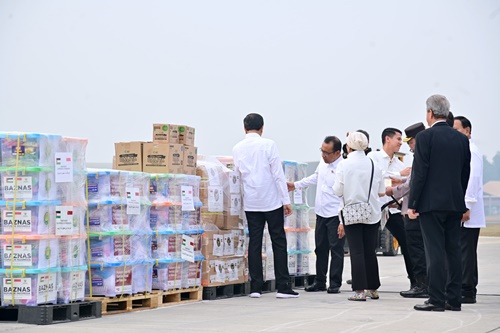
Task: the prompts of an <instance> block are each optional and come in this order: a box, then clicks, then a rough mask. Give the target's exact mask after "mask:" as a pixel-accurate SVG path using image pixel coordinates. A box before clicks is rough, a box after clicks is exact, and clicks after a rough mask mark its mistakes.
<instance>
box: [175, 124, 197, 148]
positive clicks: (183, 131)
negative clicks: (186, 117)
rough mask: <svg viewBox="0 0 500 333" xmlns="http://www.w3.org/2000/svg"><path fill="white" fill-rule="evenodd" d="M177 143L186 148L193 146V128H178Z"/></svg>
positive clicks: (181, 126)
mask: <svg viewBox="0 0 500 333" xmlns="http://www.w3.org/2000/svg"><path fill="white" fill-rule="evenodd" d="M178 130H179V143H182V144H183V145H186V146H194V128H193V127H189V126H184V125H179V126H178Z"/></svg>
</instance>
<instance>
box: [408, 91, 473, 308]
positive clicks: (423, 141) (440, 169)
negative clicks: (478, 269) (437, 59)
mask: <svg viewBox="0 0 500 333" xmlns="http://www.w3.org/2000/svg"><path fill="white" fill-rule="evenodd" d="M426 103H427V123H428V124H429V126H430V128H429V129H427V130H425V131H422V132H420V133H419V134H418V135H417V136H416V141H417V142H416V149H415V154H414V159H413V168H412V173H411V185H410V198H409V200H408V216H409V217H410V218H413V219H414V218H416V217H417V216H420V227H421V229H422V236H423V239H424V245H425V253H426V261H427V275H428V285H429V296H430V297H429V300H428V301H427V302H425V304H423V305H415V307H414V309H415V310H421V311H444V310H445V309H447V310H453V311H460V309H461V296H462V295H461V288H462V259H461V250H460V224H461V219H462V214H463V213H464V212H465V211H466V210H467V208H466V207H465V191H466V189H467V183H468V181H469V173H470V158H471V153H470V149H469V142H468V140H467V137H466V136H464V135H460V134H461V133H457V131H454V130H453V128H451V127H450V126H449V125H448V124H447V123H446V118H447V116H448V113H449V110H450V103H449V102H448V100H447V99H446V97H444V96H441V95H433V96H431V97H429V98H428V99H427V102H426ZM446 264H448V276H447V272H446V266H447V265H446ZM447 277H449V279H448V283H447Z"/></svg>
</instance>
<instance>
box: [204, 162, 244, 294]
mask: <svg viewBox="0 0 500 333" xmlns="http://www.w3.org/2000/svg"><path fill="white" fill-rule="evenodd" d="M197 174H198V175H200V176H201V183H200V199H201V201H202V203H203V207H202V210H201V212H202V213H201V217H202V222H203V225H204V229H205V234H204V235H203V245H202V254H203V256H204V257H205V262H204V263H203V266H202V267H203V269H202V284H203V287H204V289H203V299H206V300H213V299H217V298H226V297H232V296H236V295H244V294H247V293H248V290H249V287H248V283H247V282H248V265H247V260H246V258H245V256H246V250H247V236H246V233H245V227H244V221H243V220H242V219H241V218H240V217H241V214H242V207H241V188H240V179H239V175H238V174H237V173H236V172H234V171H232V170H230V169H228V168H227V167H225V166H224V165H223V164H222V163H221V162H220V161H219V160H217V159H216V158H213V157H205V158H204V159H202V160H199V161H198V167H197Z"/></svg>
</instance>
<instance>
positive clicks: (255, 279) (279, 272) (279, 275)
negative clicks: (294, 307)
mask: <svg viewBox="0 0 500 333" xmlns="http://www.w3.org/2000/svg"><path fill="white" fill-rule="evenodd" d="M245 215H246V217H247V221H248V233H249V236H250V243H249V244H248V269H249V273H250V278H251V281H250V291H251V292H261V291H262V285H263V284H264V276H263V272H262V237H263V235H264V226H265V224H266V222H267V228H268V230H269V235H270V236H271V242H272V246H273V255H274V274H275V277H276V287H277V289H278V291H284V290H287V289H289V288H290V275H289V273H288V253H287V250H286V234H285V229H284V224H285V215H284V212H283V207H280V208H278V209H275V210H273V211H270V212H245Z"/></svg>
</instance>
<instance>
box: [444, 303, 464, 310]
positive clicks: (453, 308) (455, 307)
mask: <svg viewBox="0 0 500 333" xmlns="http://www.w3.org/2000/svg"><path fill="white" fill-rule="evenodd" d="M444 309H445V310H448V311H462V308H461V307H460V306H452V305H450V304H448V303H446V304H445V305H444Z"/></svg>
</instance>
